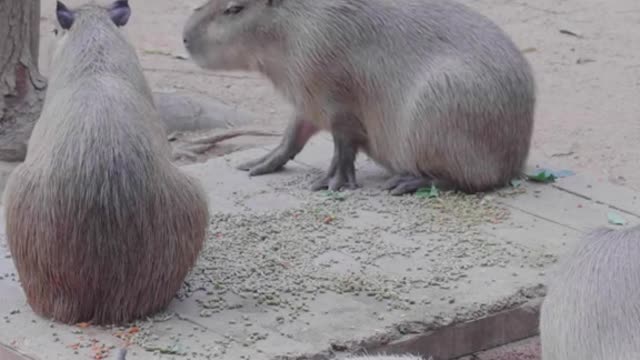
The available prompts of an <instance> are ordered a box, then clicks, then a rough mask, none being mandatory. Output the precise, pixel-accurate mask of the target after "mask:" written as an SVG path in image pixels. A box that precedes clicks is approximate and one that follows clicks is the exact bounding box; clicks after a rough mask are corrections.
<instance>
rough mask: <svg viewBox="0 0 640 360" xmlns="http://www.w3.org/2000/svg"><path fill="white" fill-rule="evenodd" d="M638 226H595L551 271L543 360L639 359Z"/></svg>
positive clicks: (543, 326) (542, 327) (542, 331)
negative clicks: (614, 227)
mask: <svg viewBox="0 0 640 360" xmlns="http://www.w3.org/2000/svg"><path fill="white" fill-rule="evenodd" d="M638 259H640V226H635V227H632V228H629V229H621V230H612V229H606V228H601V229H596V230H594V231H592V232H591V233H589V234H587V235H586V236H585V237H584V238H583V239H582V240H581V241H580V242H579V243H578V244H577V246H576V247H575V248H574V249H572V250H571V251H570V252H569V253H568V254H566V255H565V256H564V257H563V258H562V259H561V261H560V263H559V264H558V266H557V268H556V269H554V270H553V271H551V272H550V280H549V283H548V289H547V296H546V297H545V299H544V301H543V303H542V309H541V315H540V340H541V344H542V360H583V359H588V360H613V359H615V360H637V359H640V336H639V334H640V302H638V297H639V295H640V261H639V260H638Z"/></svg>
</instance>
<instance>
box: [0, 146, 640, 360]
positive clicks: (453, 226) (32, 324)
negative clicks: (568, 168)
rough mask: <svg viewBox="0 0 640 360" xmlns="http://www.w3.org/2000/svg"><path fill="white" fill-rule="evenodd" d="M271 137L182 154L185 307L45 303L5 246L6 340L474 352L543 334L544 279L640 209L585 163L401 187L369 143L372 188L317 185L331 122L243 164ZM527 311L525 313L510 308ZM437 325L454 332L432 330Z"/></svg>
mask: <svg viewBox="0 0 640 360" xmlns="http://www.w3.org/2000/svg"><path fill="white" fill-rule="evenodd" d="M266 151H267V149H252V150H248V151H244V152H238V153H234V154H231V155H228V156H226V157H223V158H217V159H213V160H210V161H208V162H207V163H202V164H195V165H190V166H185V167H184V170H185V171H186V172H188V173H191V174H193V175H195V176H197V177H198V178H200V179H201V180H202V183H203V185H204V186H205V187H206V189H207V192H208V194H209V199H210V201H211V203H210V206H211V209H212V221H211V228H210V239H209V240H208V242H207V244H206V246H205V249H204V250H203V252H202V254H201V256H200V260H199V262H198V265H197V266H196V268H195V269H194V270H193V271H192V273H191V275H190V276H189V277H188V278H187V281H186V282H185V286H184V287H183V289H182V290H181V292H180V293H179V294H178V296H177V297H176V300H175V301H174V302H173V303H172V305H171V307H170V308H169V309H167V311H166V312H165V313H162V314H158V315H157V316H154V317H153V318H152V319H148V320H147V321H140V322H138V323H136V324H132V326H131V327H128V328H110V329H106V328H97V327H93V326H85V324H81V325H80V326H64V325H60V324H54V323H51V322H49V321H47V320H45V319H42V318H39V317H37V316H35V315H34V314H33V313H32V312H31V311H30V309H29V307H28V305H27V304H26V303H25V299H24V296H23V293H22V291H21V288H20V286H19V283H18V279H17V278H16V275H15V271H14V269H13V265H12V262H11V259H10V257H9V254H8V251H7V250H6V248H2V251H0V255H5V256H2V257H0V276H1V279H0V301H2V305H0V315H2V319H0V320H1V321H0V343H1V344H3V345H4V346H5V347H6V348H10V349H12V351H15V352H17V353H21V354H24V355H26V356H30V358H33V359H47V360H49V359H52V360H54V359H65V360H66V359H69V360H75V359H87V358H93V359H101V358H104V356H109V354H110V352H111V351H110V350H112V349H114V348H115V347H119V346H122V345H123V344H125V343H127V342H129V343H131V345H130V351H129V354H128V359H141V360H146V359H252V360H256V359H257V360H260V359H265V360H267V359H332V358H340V357H341V356H343V355H344V354H345V353H347V352H351V351H361V350H367V351H376V350H384V351H401V350H402V351H411V352H417V353H421V354H423V355H435V356H436V357H435V358H436V359H439V358H442V359H444V358H447V356H452V354H455V356H462V355H466V354H471V353H475V352H477V351H479V350H483V349H488V348H490V347H494V346H498V345H502V344H504V343H507V342H511V341H514V340H518V339H521V338H525V337H529V336H532V335H534V333H535V328H536V321H537V320H536V319H537V316H535V312H534V313H531V312H529V313H526V311H525V312H523V311H522V310H518V309H522V308H521V307H520V306H521V305H523V304H527V303H529V302H530V301H532V300H536V299H539V298H540V297H541V296H543V295H544V288H543V286H542V284H543V283H544V280H545V277H544V276H545V272H546V271H547V270H548V269H549V267H551V266H553V263H554V262H555V260H556V258H557V256H558V255H561V254H562V253H564V251H565V250H566V248H567V246H568V245H570V244H571V243H573V242H574V241H575V240H576V239H577V238H578V236H579V235H580V234H581V233H582V232H584V231H587V230H589V229H590V228H592V227H594V226H602V225H606V224H607V214H608V213H609V212H611V211H615V212H617V213H619V214H621V215H622V216H623V217H624V218H625V219H626V220H627V221H628V225H633V224H636V223H638V222H639V221H640V217H639V216H638V214H640V205H639V204H638V202H637V201H636V200H635V199H636V197H637V194H636V193H634V192H633V191H630V190H628V189H624V188H620V187H613V186H610V185H606V184H604V183H593V184H592V183H590V182H589V181H588V180H587V179H584V178H580V177H573V178H566V179H561V180H559V181H558V182H557V183H556V184H553V185H535V184H530V183H525V184H523V185H522V186H521V187H520V188H517V189H505V190H503V191H500V192H497V193H492V194H488V195H486V196H464V195H459V194H440V196H439V197H437V198H427V197H421V196H406V197H399V198H398V197H391V196H389V195H388V194H386V193H385V192H383V191H381V190H380V189H379V187H380V184H381V183H382V182H383V181H384V180H385V178H386V176H387V175H386V174H385V172H384V171H383V170H381V169H379V168H377V167H376V166H375V165H373V163H372V162H371V161H368V160H367V159H366V158H365V157H364V156H363V157H361V158H360V159H359V161H358V169H359V170H358V179H359V181H360V182H361V184H362V185H363V187H362V189H359V190H357V191H348V192H344V193H340V194H332V193H327V192H318V193H312V192H310V191H309V190H308V186H309V183H310V182H311V181H312V180H313V179H314V177H315V176H318V175H320V174H321V173H322V171H324V169H325V168H326V167H327V166H328V162H329V160H330V158H331V153H332V145H331V142H330V141H328V138H327V137H326V136H318V137H317V138H315V139H313V141H312V142H311V143H310V144H309V145H308V146H307V147H306V148H305V150H304V151H303V152H302V153H301V154H300V156H299V157H298V158H297V159H296V161H295V162H291V164H289V165H288V166H287V167H286V169H285V171H283V172H281V173H278V174H273V175H266V176H260V177H254V178H250V177H249V176H247V174H246V173H243V172H240V171H237V170H235V168H234V166H235V165H236V164H238V163H239V162H241V161H243V160H246V159H248V158H253V157H255V156H259V155H261V154H264V153H265V152H266ZM2 246H4V243H2ZM516 313H519V314H521V315H520V316H523V318H522V319H525V320H523V321H520V322H514V321H513V319H514V318H512V317H511V315H505V314H516ZM523 314H524V315H523ZM527 314H528V315H527ZM531 314H534V315H531ZM483 319H484V320H483ZM500 319H502V320H500ZM526 319H528V320H526ZM482 324H484V325H482ZM454 327H457V330H455V331H454V330H451V329H452V328H454ZM516 327H517V328H518V329H517V331H516V330H514V329H516ZM460 329H462V330H460ZM465 329H466V330H465ZM474 329H475V330H474ZM487 329H494V330H495V331H493V335H491V336H488V335H487V336H484V339H480V337H479V336H480V335H482V334H484V335H486V334H487V331H488V330H487ZM467 330H468V331H467ZM472 330H473V331H472ZM474 332H475V333H476V334H480V335H473V333H474ZM434 333H435V334H440V335H438V336H441V337H442V336H444V337H443V338H441V339H444V340H441V341H440V342H441V343H445V344H448V345H447V346H443V347H441V348H435V347H434V346H427V345H428V344H429V343H428V342H427V339H428V338H429V336H430V334H434ZM443 334H444V335H443ZM446 334H450V335H446ZM470 336H471V337H470ZM431 338H433V337H431ZM456 339H457V342H456ZM431 344H434V343H431ZM456 344H458V345H456ZM0 355H2V352H0Z"/></svg>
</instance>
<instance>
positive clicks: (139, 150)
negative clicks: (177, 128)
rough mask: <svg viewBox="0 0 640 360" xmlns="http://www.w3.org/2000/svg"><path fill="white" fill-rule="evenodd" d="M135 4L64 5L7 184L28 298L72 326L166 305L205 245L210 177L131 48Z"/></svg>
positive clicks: (12, 236) (10, 233) (118, 319)
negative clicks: (182, 155)
mask: <svg viewBox="0 0 640 360" xmlns="http://www.w3.org/2000/svg"><path fill="white" fill-rule="evenodd" d="M130 12H131V9H130V7H129V5H128V3H127V1H124V0H120V1H116V2H114V3H113V4H112V5H110V6H106V7H105V6H99V5H93V4H92V5H84V6H81V7H78V8H75V9H70V8H68V7H66V6H65V5H64V4H62V3H60V2H59V3H58V5H57V11H56V13H57V20H58V24H57V26H58V29H57V36H56V41H57V42H58V44H57V47H56V49H55V51H54V54H53V57H52V60H51V61H52V64H51V65H52V66H51V77H50V78H49V85H48V91H47V94H46V99H45V104H44V108H43V110H42V114H41V116H40V118H39V119H38V121H37V123H36V125H35V128H34V131H33V134H32V136H31V138H30V140H29V144H28V150H27V157H26V160H25V161H24V163H22V164H21V165H19V166H18V167H17V168H16V170H15V171H14V172H13V173H12V175H11V176H10V178H9V180H8V184H7V187H6V189H5V193H4V204H5V207H6V226H7V237H8V244H9V248H10V250H11V254H12V256H13V261H14V263H15V266H16V268H17V271H18V274H19V276H20V281H21V283H22V287H23V289H24V291H25V293H26V297H27V300H28V303H29V304H30V306H31V307H32V308H33V310H34V311H35V312H36V313H38V314H40V315H42V316H45V317H48V318H52V319H54V320H57V321H60V322H64V323H76V322H91V323H93V324H96V325H101V324H119V323H126V322H129V321H132V320H134V319H138V318H142V317H145V316H148V315H150V314H152V313H154V312H157V311H160V310H162V309H163V308H165V307H166V306H167V305H168V304H169V302H170V301H171V300H172V298H173V297H174V296H175V294H176V292H177V291H178V290H179V288H180V286H181V285H182V283H183V281H184V279H185V277H186V275H187V274H188V272H189V271H190V270H191V268H192V267H193V265H194V263H195V261H196V259H197V257H198V254H199V252H200V250H201V248H202V245H203V242H204V239H205V235H206V229H207V225H208V218H209V215H208V209H207V198H206V195H205V194H204V191H203V190H202V188H201V186H200V184H199V183H198V182H197V181H196V180H195V179H192V178H190V177H187V176H186V175H185V174H183V173H182V172H181V171H180V170H179V169H178V168H177V167H175V166H174V165H173V164H172V163H171V161H170V156H171V155H170V153H171V151H170V147H169V144H168V142H167V138H166V133H165V132H164V130H163V128H162V124H161V123H160V116H159V114H158V113H157V111H156V110H155V106H154V103H153V98H152V94H151V91H150V89H149V86H148V84H147V81H146V79H145V77H144V75H143V71H142V67H141V65H140V63H139V60H138V58H137V54H136V52H135V49H134V48H133V46H132V45H130V43H129V42H128V40H127V39H126V37H125V36H124V35H123V33H122V32H121V30H120V29H119V27H122V26H124V25H125V24H126V23H127V21H128V19H129V16H130Z"/></svg>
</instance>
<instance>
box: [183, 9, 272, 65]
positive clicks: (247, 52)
mask: <svg viewBox="0 0 640 360" xmlns="http://www.w3.org/2000/svg"><path fill="white" fill-rule="evenodd" d="M281 2H282V0H209V1H208V2H207V3H205V4H204V5H202V6H200V7H199V8H197V9H196V10H194V12H193V14H192V15H191V17H190V18H189V19H188V21H187V23H186V25H185V28H184V34H183V41H184V44H185V47H186V49H187V51H188V52H189V54H190V55H191V57H192V59H193V61H194V62H195V63H196V64H198V66H200V67H203V68H206V69H211V70H254V69H255V67H256V66H257V63H258V62H259V61H258V59H257V58H256V56H257V55H258V54H259V53H260V52H261V50H263V49H266V48H268V47H269V46H270V43H271V42H270V41H269V40H273V37H274V36H275V32H274V29H276V28H277V27H278V26H279V25H281V24H277V20H276V15H277V12H278V11H279V7H280V3H281Z"/></svg>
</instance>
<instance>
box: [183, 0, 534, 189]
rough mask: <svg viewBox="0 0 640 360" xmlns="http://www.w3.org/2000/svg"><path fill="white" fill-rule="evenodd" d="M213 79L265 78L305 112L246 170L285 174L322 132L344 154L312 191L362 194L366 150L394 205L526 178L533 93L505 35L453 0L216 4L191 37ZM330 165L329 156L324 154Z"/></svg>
mask: <svg viewBox="0 0 640 360" xmlns="http://www.w3.org/2000/svg"><path fill="white" fill-rule="evenodd" d="M183 37H184V43H185V47H186V49H187V51H188V52H189V54H190V55H191V58H192V59H193V60H194V61H195V63H196V64H198V65H199V66H201V67H203V68H206V69H210V70H244V71H257V72H260V73H262V74H263V75H265V76H266V77H267V78H268V79H270V81H271V82H272V83H273V85H274V86H275V88H276V89H277V90H278V91H279V92H280V93H281V94H282V95H284V96H285V98H286V99H288V101H289V102H290V103H291V104H292V105H293V106H294V108H295V110H296V111H295V116H294V117H293V119H292V120H291V121H290V123H289V125H288V128H287V130H286V134H285V136H284V138H283V139H282V141H281V143H280V145H279V146H278V147H276V148H275V149H274V150H273V151H272V152H271V153H269V154H268V155H266V156H264V157H262V158H259V159H255V160H252V161H249V162H247V163H244V164H241V165H240V166H239V168H240V169H242V170H246V171H249V173H250V174H251V175H254V176H255V175H261V174H268V173H273V172H275V171H279V170H280V169H282V168H283V167H284V166H285V164H286V163H287V162H288V161H289V160H291V159H293V158H295V156H296V155H297V154H298V153H299V152H300V151H301V150H302V149H303V148H304V146H305V144H306V142H307V141H308V140H309V138H311V137H312V136H313V135H314V134H315V133H316V132H317V131H319V130H325V131H329V132H331V134H332V135H333V141H334V154H333V158H332V160H331V165H330V167H329V169H328V171H327V174H326V176H323V177H321V178H320V179H318V180H317V181H315V182H314V183H313V184H312V185H311V189H312V190H320V189H327V188H328V189H330V190H340V189H344V188H348V189H353V188H357V187H359V185H358V182H357V181H356V174H355V165H354V163H355V159H356V155H357V153H358V152H359V151H364V152H365V153H366V154H368V155H369V156H370V157H371V158H372V159H373V160H375V161H376V162H377V163H378V164H380V165H382V166H383V167H385V168H386V169H387V170H388V171H389V172H390V173H391V174H392V175H393V176H392V177H391V178H390V180H389V181H388V183H387V184H386V186H385V188H386V189H388V190H390V191H391V193H392V194H394V195H401V194H406V193H410V192H414V191H415V190H417V189H419V188H423V187H426V186H430V185H437V186H441V187H443V188H453V189H458V190H461V191H464V192H470V193H473V192H480V191H490V190H493V189H496V188H500V187H502V186H505V185H507V184H508V183H509V182H510V180H512V179H513V178H515V177H518V176H520V175H522V171H523V168H524V165H525V163H526V160H527V157H528V154H529V149H530V145H531V136H532V131H533V120H534V112H535V111H534V110H535V103H536V95H535V92H536V86H535V82H534V76H533V73H532V69H531V67H530V65H529V63H528V61H527V60H526V59H525V57H524V56H523V54H522V53H521V51H520V50H519V49H518V47H517V46H516V45H515V44H514V43H513V42H512V40H511V39H510V38H509V37H508V35H506V34H505V33H504V32H503V31H502V30H501V29H500V28H499V27H498V26H497V25H495V24H494V23H493V22H492V21H490V20H489V19H487V18H486V17H484V16H483V15H481V14H479V13H477V12H475V11H474V10H472V9H470V8H468V7H467V6H465V5H462V4H459V3H456V2H454V1H449V0H396V1H385V0H325V1H318V0H298V1H286V0H270V1H265V0H245V1H229V0H210V1H208V2H207V3H206V4H204V5H203V6H201V7H200V8H198V9H196V10H195V11H194V13H193V14H192V15H191V17H190V18H189V20H188V22H187V24H186V25H185V29H184V36H183ZM327 156H329V154H327Z"/></svg>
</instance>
